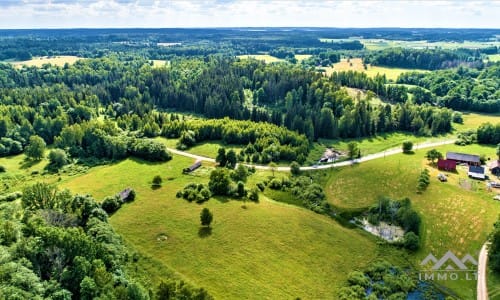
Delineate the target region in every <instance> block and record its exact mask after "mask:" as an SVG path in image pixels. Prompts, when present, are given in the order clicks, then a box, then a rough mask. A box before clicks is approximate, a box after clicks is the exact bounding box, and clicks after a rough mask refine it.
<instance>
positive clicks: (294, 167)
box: [290, 161, 300, 176]
mask: <svg viewBox="0 0 500 300" xmlns="http://www.w3.org/2000/svg"><path fill="white" fill-rule="evenodd" d="M290 172H291V173H292V175H295V176H298V175H300V165H299V163H298V162H296V161H292V163H291V164H290Z"/></svg>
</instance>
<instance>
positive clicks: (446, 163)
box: [437, 159, 457, 171]
mask: <svg viewBox="0 0 500 300" xmlns="http://www.w3.org/2000/svg"><path fill="white" fill-rule="evenodd" d="M437 166H438V169H439V170H444V171H455V170H456V169H457V162H456V161H454V160H451V159H440V160H438V164H437Z"/></svg>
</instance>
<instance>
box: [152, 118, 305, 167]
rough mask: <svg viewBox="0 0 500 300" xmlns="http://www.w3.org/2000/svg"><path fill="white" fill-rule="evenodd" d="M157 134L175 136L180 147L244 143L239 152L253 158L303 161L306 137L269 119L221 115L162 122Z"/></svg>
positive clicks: (261, 160) (255, 160)
mask: <svg viewBox="0 0 500 300" xmlns="http://www.w3.org/2000/svg"><path fill="white" fill-rule="evenodd" d="M161 135H162V136H165V137H169V138H178V137H180V140H179V145H178V147H179V148H181V149H184V148H186V147H190V146H193V145H194V144H196V143H199V142H203V141H207V140H222V141H223V142H224V143H226V144H239V145H248V146H247V148H246V149H245V151H244V152H243V153H242V154H240V155H242V156H243V157H245V155H249V156H250V155H251V156H252V161H253V162H262V163H268V162H270V161H279V160H285V161H293V160H300V161H302V162H303V161H305V159H306V157H307V154H308V153H309V141H308V140H307V138H306V137H305V136H304V135H300V134H298V133H296V132H293V131H290V130H288V129H286V128H284V127H282V126H276V125H274V124H270V123H256V122H252V121H242V120H230V119H228V118H224V119H188V120H178V119H174V120H173V121H170V122H166V123H163V125H162V128H161Z"/></svg>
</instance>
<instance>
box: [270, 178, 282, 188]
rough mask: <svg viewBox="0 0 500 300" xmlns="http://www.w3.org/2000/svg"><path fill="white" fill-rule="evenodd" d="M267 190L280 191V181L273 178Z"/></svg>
mask: <svg viewBox="0 0 500 300" xmlns="http://www.w3.org/2000/svg"><path fill="white" fill-rule="evenodd" d="M269 188H270V189H273V190H280V189H281V180H279V179H277V178H274V179H273V180H271V182H269Z"/></svg>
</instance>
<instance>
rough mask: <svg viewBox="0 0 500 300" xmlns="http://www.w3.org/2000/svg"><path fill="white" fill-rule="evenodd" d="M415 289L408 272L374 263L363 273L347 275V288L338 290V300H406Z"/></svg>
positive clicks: (356, 272)
mask: <svg viewBox="0 0 500 300" xmlns="http://www.w3.org/2000/svg"><path fill="white" fill-rule="evenodd" d="M416 288H417V280H416V279H414V278H412V276H411V275H410V272H409V271H403V270H401V269H400V268H398V267H396V266H393V265H391V264H390V263H388V262H386V261H376V262H374V263H372V264H371V265H370V266H369V267H368V268H367V269H365V270H364V271H363V272H361V271H353V272H351V273H350V274H349V276H348V279H347V286H345V287H343V288H341V289H340V290H339V299H345V300H348V299H349V300H350V299H406V298H407V296H408V293H409V292H411V291H413V290H415V289H416ZM367 293H371V294H370V295H368V294H367Z"/></svg>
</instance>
